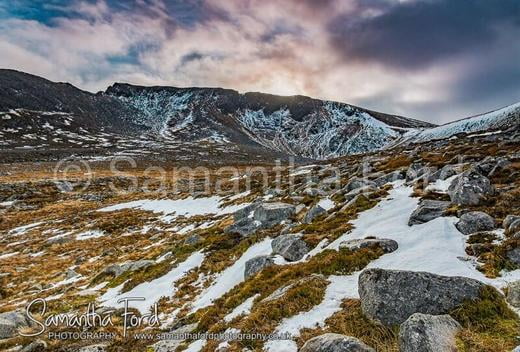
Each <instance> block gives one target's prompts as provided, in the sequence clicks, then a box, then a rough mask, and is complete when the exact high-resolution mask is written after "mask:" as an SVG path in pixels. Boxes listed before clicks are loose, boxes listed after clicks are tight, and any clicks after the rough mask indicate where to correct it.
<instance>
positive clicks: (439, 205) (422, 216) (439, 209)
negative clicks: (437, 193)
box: [408, 199, 451, 226]
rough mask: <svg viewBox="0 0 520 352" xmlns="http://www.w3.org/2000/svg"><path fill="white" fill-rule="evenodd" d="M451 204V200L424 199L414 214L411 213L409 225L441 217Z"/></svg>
mask: <svg viewBox="0 0 520 352" xmlns="http://www.w3.org/2000/svg"><path fill="white" fill-rule="evenodd" d="M450 204H451V203H450V202H447V201H442V200H430V199H423V200H422V201H421V202H420V203H419V206H418V207H417V209H415V210H414V212H413V213H412V215H410V220H408V225H409V226H412V225H416V224H423V223H425V222H428V221H431V220H433V219H436V218H438V217H441V216H443V215H444V213H445V212H446V209H448V207H449V206H450Z"/></svg>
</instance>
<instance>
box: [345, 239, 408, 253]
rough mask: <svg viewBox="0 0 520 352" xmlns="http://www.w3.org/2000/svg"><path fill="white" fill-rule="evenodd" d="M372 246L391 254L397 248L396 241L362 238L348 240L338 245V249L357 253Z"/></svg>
mask: <svg viewBox="0 0 520 352" xmlns="http://www.w3.org/2000/svg"><path fill="white" fill-rule="evenodd" d="M374 246H379V247H380V248H381V249H382V250H383V251H384V252H385V253H392V252H394V251H395V250H397V248H398V247H399V245H398V244H397V242H396V241H394V240H390V239H386V238H364V239H356V240H348V241H344V242H341V243H340V244H339V248H342V249H349V250H351V251H357V250H360V249H362V248H368V247H374Z"/></svg>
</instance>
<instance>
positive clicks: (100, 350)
mask: <svg viewBox="0 0 520 352" xmlns="http://www.w3.org/2000/svg"><path fill="white" fill-rule="evenodd" d="M107 348H108V346H107V345H104V344H97V345H90V346H84V347H81V348H80V349H78V352H106V350H107Z"/></svg>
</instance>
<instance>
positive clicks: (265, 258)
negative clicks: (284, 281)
mask: <svg viewBox="0 0 520 352" xmlns="http://www.w3.org/2000/svg"><path fill="white" fill-rule="evenodd" d="M271 265H274V260H273V257H272V256H270V255H259V256H257V257H254V258H251V259H249V260H248V261H247V262H246V265H245V271H244V277H245V278H246V279H247V278H248V277H251V276H253V275H255V274H256V273H258V272H260V271H261V270H262V269H264V268H267V267H268V266H271Z"/></svg>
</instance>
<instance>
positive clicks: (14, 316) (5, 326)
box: [0, 310, 30, 340]
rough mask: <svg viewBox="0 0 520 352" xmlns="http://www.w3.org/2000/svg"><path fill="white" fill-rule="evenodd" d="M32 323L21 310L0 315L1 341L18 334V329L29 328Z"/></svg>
mask: <svg viewBox="0 0 520 352" xmlns="http://www.w3.org/2000/svg"><path fill="white" fill-rule="evenodd" d="M29 325H30V321H29V320H28V319H27V316H26V315H25V313H24V312H23V311H21V310H15V311H11V312H6V313H0V340H1V339H7V338H10V337H13V336H15V335H16V334H18V329H21V328H26V327H29Z"/></svg>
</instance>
